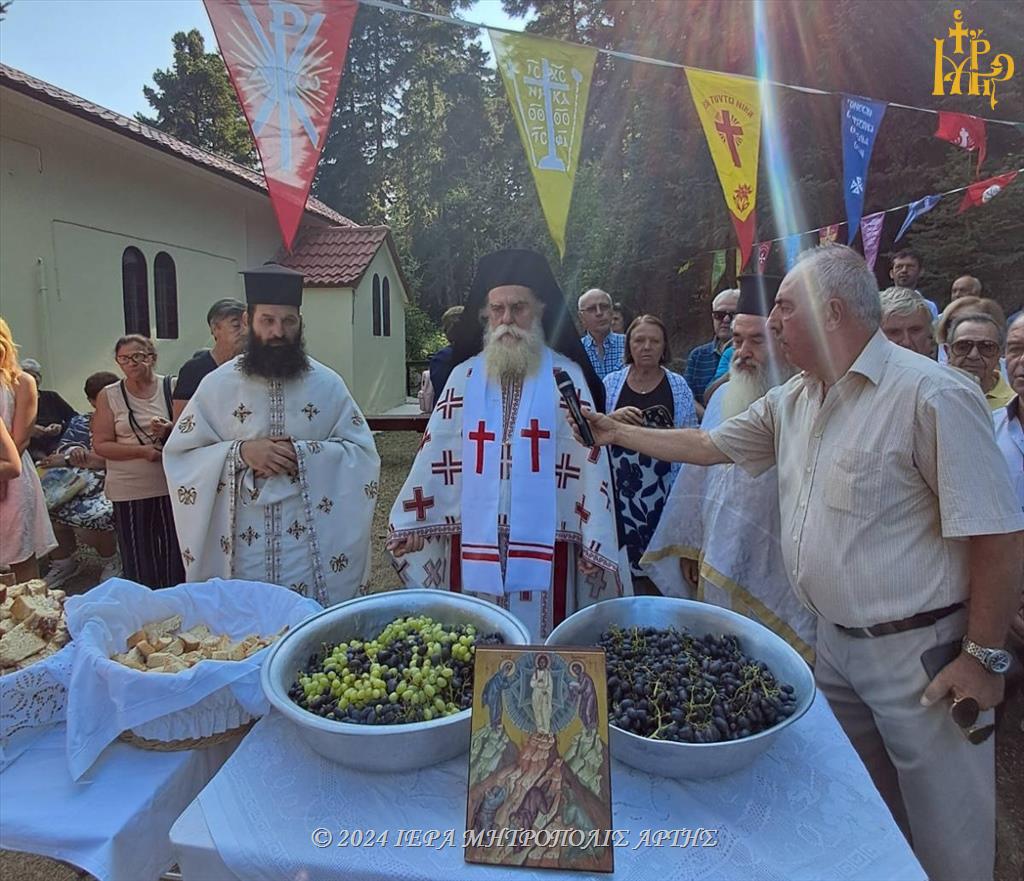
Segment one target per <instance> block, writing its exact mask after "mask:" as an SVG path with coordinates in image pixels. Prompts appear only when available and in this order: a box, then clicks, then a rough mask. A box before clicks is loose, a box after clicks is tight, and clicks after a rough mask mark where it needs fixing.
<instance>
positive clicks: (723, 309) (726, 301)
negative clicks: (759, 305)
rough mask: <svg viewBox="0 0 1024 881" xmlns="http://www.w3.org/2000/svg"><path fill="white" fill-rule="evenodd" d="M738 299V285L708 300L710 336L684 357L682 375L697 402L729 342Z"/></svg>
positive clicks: (701, 398)
mask: <svg viewBox="0 0 1024 881" xmlns="http://www.w3.org/2000/svg"><path fill="white" fill-rule="evenodd" d="M739 298H740V292H739V288H734V289H729V290H725V291H722V292H721V293H720V294H718V296H716V297H715V299H714V300H712V301H711V323H712V325H713V326H714V329H715V335H714V338H713V339H712V340H711V341H710V342H707V343H704V345H702V346H697V348H695V349H694V350H693V351H692V352H690V357H689V358H687V359H686V372H685V373H684V374H683V376H684V377H685V378H686V381H687V382H688V383H689V384H690V390H691V391H692V392H693V396H694V397H695V398H696V399H697V400H698V401H702V400H704V391H705V390H706V389H707V387H708V386H709V385H710V384H711V382H712V381H713V380H714V378H715V373H716V372H717V371H718V365H719V362H720V361H721V359H722V353H723V352H724V351H725V349H726V347H727V346H728V345H729V344H730V343H731V342H732V319H733V316H734V315H735V314H736V302H737V301H738V300H739Z"/></svg>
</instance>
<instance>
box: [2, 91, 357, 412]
mask: <svg viewBox="0 0 1024 881" xmlns="http://www.w3.org/2000/svg"><path fill="white" fill-rule="evenodd" d="M0 116H2V127H0V175H2V177H0V181H2V184H0V186H2V198H0V254H2V259H0V312H2V314H3V315H4V317H5V318H6V319H7V320H8V321H9V323H10V324H11V327H12V330H13V333H14V335H15V339H16V341H17V342H18V343H19V345H20V347H21V355H22V357H35V358H38V359H39V360H40V361H41V362H42V363H43V367H44V374H45V377H44V386H45V387H47V388H54V389H56V390H57V391H58V392H60V394H61V395H63V396H64V397H65V398H66V399H67V400H68V401H69V402H70V403H71V404H72V405H73V406H75V407H76V408H79V409H84V408H85V406H86V402H85V399H84V395H83V393H82V384H83V382H84V380H85V377H86V376H88V375H89V374H90V373H92V372H94V371H96V370H114V372H117V371H116V366H115V364H114V360H113V354H112V347H113V344H114V342H115V340H116V339H117V337H119V336H120V335H121V334H122V333H124V328H125V319H124V306H123V297H122V283H121V279H122V273H121V257H122V254H123V253H124V250H125V248H126V247H128V246H134V247H136V248H138V249H139V250H140V251H141V252H142V254H143V256H144V258H145V261H146V277H147V282H148V298H149V316H150V325H151V334H153V335H155V333H156V311H155V302H154V293H155V292H154V271H153V270H154V267H153V263H154V259H155V257H156V255H157V254H158V253H160V252H165V253H167V254H169V255H170V257H171V258H172V259H173V261H174V266H175V271H176V275H177V312H178V335H177V338H176V339H157V340H156V343H157V350H158V352H159V359H160V360H159V362H158V366H157V369H158V371H166V372H177V370H178V368H179V367H180V365H181V364H182V363H184V361H185V360H186V359H187V358H189V357H190V356H191V355H192V353H193V352H194V351H195V350H196V349H198V348H202V347H205V346H208V345H210V344H211V340H210V338H209V333H208V329H207V327H206V324H205V320H204V319H205V316H206V310H207V308H208V307H209V305H210V303H212V302H213V301H214V300H216V299H218V298H219V297H224V296H238V297H241V295H242V285H241V279H240V277H239V276H238V270H239V269H241V268H243V267H245V266H247V265H251V264H255V263H262V262H263V261H265V260H267V259H270V258H271V257H273V256H274V255H275V253H276V252H277V250H278V248H279V246H280V235H279V233H278V230H277V224H276V221H275V219H274V215H273V211H272V208H271V205H270V201H269V199H268V198H267V196H266V194H264V193H260V192H257V191H255V190H250V189H248V188H246V187H245V186H243V185H241V184H236V183H233V182H231V181H229V180H227V179H225V178H223V177H221V176H219V175H217V174H214V173H213V172H208V171H205V170H203V169H201V168H198V167H195V166H193V165H191V164H190V163H188V162H185V161H184V160H181V159H177V158H175V157H173V156H168V155H165V154H163V153H161V152H160V151H158V150H155V149H153V148H151V147H147V146H145V145H142V144H138V143H136V142H134V141H132V140H130V139H129V138H126V137H124V136H123V135H119V134H117V133H116V132H110V131H107V130H105V129H103V128H101V127H99V126H97V125H95V124H93V123H90V122H87V121H85V120H81V119H78V118H77V117H74V116H72V115H70V114H68V113H65V112H63V111H60V110H57V109H55V108H51V107H49V106H47V105H45V104H42V103H41V102H39V101H36V100H34V99H31V98H29V97H27V96H24V95H21V94H19V93H16V92H13V91H10V90H8V89H4V88H0ZM306 222H308V223H311V224H315V225H323V224H324V222H323V221H322V220H321V219H319V218H315V217H312V216H311V215H308V214H307V216H306ZM339 320H340V319H339ZM348 324H349V326H351V320H349V322H348ZM347 369H349V370H351V367H348V368H347Z"/></svg>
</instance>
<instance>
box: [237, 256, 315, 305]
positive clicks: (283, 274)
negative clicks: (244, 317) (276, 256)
mask: <svg viewBox="0 0 1024 881" xmlns="http://www.w3.org/2000/svg"><path fill="white" fill-rule="evenodd" d="M241 274H242V275H243V276H244V277H245V301H246V302H247V303H248V304H249V305H250V306H256V305H260V306H301V305H302V284H303V281H304V280H305V279H304V278H303V275H302V273H301V272H296V271H295V270H294V269H289V268H288V267H287V266H281V264H280V263H270V262H268V263H264V264H263V265H262V266H254V267H252V268H251V269H243V270H242V273H241Z"/></svg>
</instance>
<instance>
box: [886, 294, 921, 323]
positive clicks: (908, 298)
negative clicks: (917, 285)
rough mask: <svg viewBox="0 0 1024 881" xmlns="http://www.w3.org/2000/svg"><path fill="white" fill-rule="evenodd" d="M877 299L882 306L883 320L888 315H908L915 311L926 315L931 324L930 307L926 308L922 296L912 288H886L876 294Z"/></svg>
mask: <svg viewBox="0 0 1024 881" xmlns="http://www.w3.org/2000/svg"><path fill="white" fill-rule="evenodd" d="M878 299H879V302H880V303H881V306H882V320H883V321H884V320H885V319H886V318H888V317H889V316H890V315H904V316H910V315H913V314H914V313H915V312H924V314H925V315H926V316H927V317H928V323H929V324H931V320H932V312H931V309H929V308H928V304H927V303H926V302H925V301H924V297H922V296H921V295H920V294H919V293H918V292H917V291H915V290H914V289H913V288H900V287H891V288H886V289H885V290H884V291H882V292H881V293H880V294H879V295H878Z"/></svg>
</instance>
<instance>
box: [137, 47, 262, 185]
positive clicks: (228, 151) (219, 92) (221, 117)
mask: <svg viewBox="0 0 1024 881" xmlns="http://www.w3.org/2000/svg"><path fill="white" fill-rule="evenodd" d="M171 42H172V43H173V44H174V64H173V65H172V66H171V67H170V68H167V69H166V70H157V71H156V72H155V73H154V74H153V82H154V83H156V88H155V89H153V88H150V87H149V86H143V87H142V93H143V94H144V95H145V96H146V100H147V101H148V102H149V104H150V106H151V107H152V108H153V109H154V110H155V111H156V116H155V117H154V118H149V117H147V116H145V115H143V114H141V113H139V114H137V116H136V118H137V119H138V120H139V122H142V123H145V124H146V125H151V126H153V127H154V128H158V129H160V130H161V131H164V132H167V134H169V135H173V136H174V137H176V138H180V139H181V140H183V141H186V142H188V143H189V144H193V145H195V146H196V147H201V148H202V149H203V150H209V151H210V152H211V153H217V154H219V155H221V156H226V157H227V158H228V159H232V160H234V161H235V162H238V163H239V164H241V165H248V166H250V167H251V166H254V165H255V163H256V146H255V144H254V143H253V140H252V136H251V134H250V133H249V126H248V124H247V123H246V121H245V116H244V115H243V113H242V108H241V106H240V105H239V103H238V98H237V97H236V95H235V90H234V89H233V88H232V86H231V82H230V80H229V79H228V74H227V69H226V68H225V66H224V61H223V59H221V57H220V55H218V54H217V53H216V52H207V51H206V44H205V42H204V40H203V35H202V34H201V33H200V32H199V31H198V30H196V29H194V28H193V29H192V30H191V31H189V32H188V33H185V32H183V31H179V32H178V33H176V34H175V35H174V36H173V37H172V38H171Z"/></svg>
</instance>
